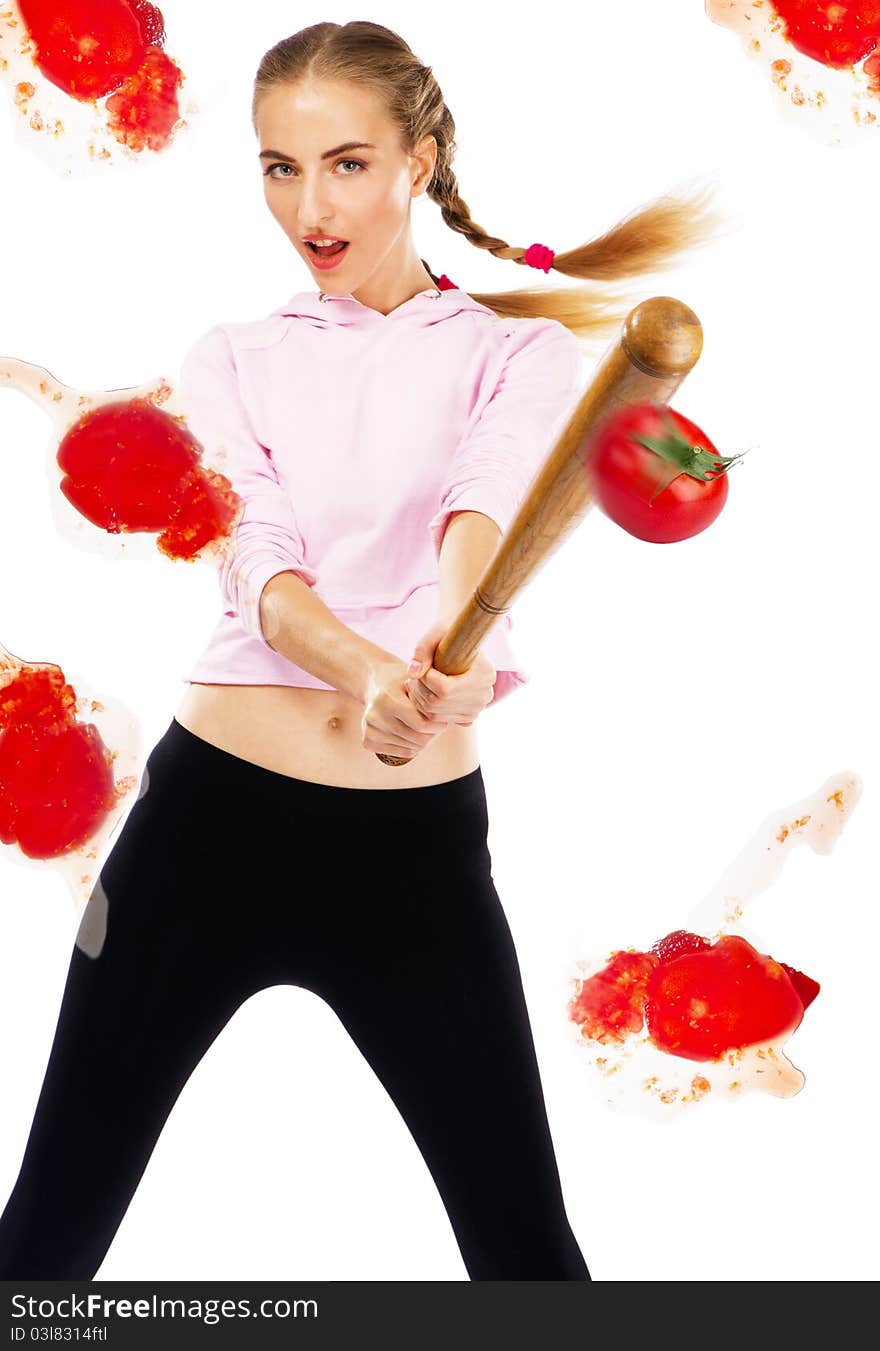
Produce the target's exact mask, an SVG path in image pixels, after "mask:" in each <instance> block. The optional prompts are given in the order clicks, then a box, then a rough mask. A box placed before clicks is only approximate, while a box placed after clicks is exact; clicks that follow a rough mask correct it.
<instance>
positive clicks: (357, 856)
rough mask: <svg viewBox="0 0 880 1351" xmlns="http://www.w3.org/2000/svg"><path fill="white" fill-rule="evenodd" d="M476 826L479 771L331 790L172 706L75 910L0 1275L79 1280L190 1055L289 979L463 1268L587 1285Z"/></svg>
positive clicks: (94, 1260) (141, 1165) (1, 1231)
mask: <svg viewBox="0 0 880 1351" xmlns="http://www.w3.org/2000/svg"><path fill="white" fill-rule="evenodd" d="M487 831H488V817H487V810H486V797H485V788H484V784H483V777H482V772H481V770H480V768H479V767H477V768H476V769H475V770H473V772H472V773H470V774H466V775H464V776H463V777H460V778H458V779H452V780H450V781H448V782H446V783H440V784H432V785H429V786H427V787H422V788H394V789H375V790H374V789H366V788H345V787H336V786H332V785H329V784H320V783H313V782H311V781H309V780H305V779H297V778H292V777H290V776H288V775H284V774H279V773H276V772H275V771H274V770H269V769H264V768H263V767H261V766H259V765H255V764H252V763H251V762H250V761H247V760H243V759H241V758H239V757H238V756H235V755H232V754H230V753H229V752H228V751H224V750H221V749H219V748H218V747H216V746H212V745H211V744H210V743H209V742H207V741H204V740H203V739H202V738H201V737H198V736H195V735H194V734H193V733H192V732H190V731H188V730H187V729H186V728H185V727H183V726H182V724H180V723H179V722H177V720H176V719H173V720H172V722H171V725H170V726H169V728H168V730H167V731H166V732H165V733H164V735H163V736H162V738H161V739H160V740H159V742H158V743H157V744H156V745H155V746H154V748H153V750H152V752H151V753H150V755H149V757H148V759H147V762H146V769H145V771H144V774H143V776H142V782H141V791H140V796H139V797H138V800H137V802H136V803H135V804H134V806H133V807H132V809H131V811H130V812H129V815H128V817H127V819H126V820H125V823H124V825H123V828H122V830H121V831H120V833H119V835H118V838H117V839H116V842H115V844H114V845H113V848H112V850H111V852H110V854H109V855H108V857H107V860H106V862H105V863H104V866H103V868H102V869H101V873H100V877H99V879H98V882H97V883H96V885H95V888H94V890H93V892H92V895H91V897H90V900H89V903H88V906H87V907H86V909H85V911H84V913H83V917H82V922H81V924H80V927H79V931H78V933H77V937H76V941H75V944H74V947H73V952H72V955H71V960H70V966H69V969H68V974H67V981H66V984H65V988H64V994H63V998H62V1003H61V1009H60V1013H59V1016H58V1024H57V1028H56V1031H55V1037H54V1041H53V1044H52V1048H51V1052H50V1055H49V1059H48V1064H47V1068H46V1073H45V1078H44V1080H43V1085H42V1089H41V1091H40V1095H39V1099H38V1102H37V1106H36V1111H35V1114H34V1119H33V1124H32V1126H31V1130H30V1135H29V1138H28V1142H27V1147H26V1149H25V1153H24V1157H23V1160H22V1164H21V1169H20V1172H19V1175H18V1179H17V1181H16V1184H15V1187H14V1189H13V1191H12V1195H11V1196H10V1198H9V1201H8V1203H7V1205H6V1209H5V1211H4V1212H3V1216H2V1219H0V1278H2V1279H19V1280H22V1279H24V1280H27V1279H31V1280H35V1279H56V1280H57V1279H74V1280H77V1279H78V1280H90V1279H92V1278H93V1277H94V1275H95V1273H96V1272H97V1270H98V1268H99V1267H100V1265H101V1263H102V1261H103V1260H104V1256H105V1254H106V1252H107V1250H108V1248H109V1247H110V1244H111V1242H112V1241H113V1237H114V1234H115V1233H116V1231H117V1229H118V1227H119V1225H120V1223H121V1221H122V1219H123V1216H124V1215H125V1212H126V1210H127V1208H128V1205H129V1203H130V1201H131V1198H132V1196H133V1195H134V1192H135V1189H136V1188H137V1186H138V1183H139V1182H140V1179H141V1177H142V1175H143V1172H144V1169H145V1168H146V1165H147V1163H148V1161H149V1158H150V1155H151V1153H152V1151H153V1148H154V1146H155V1144H156V1141H157V1139H158V1137H159V1133H160V1131H161V1130H162V1127H163V1125H164V1123H165V1121H166V1119H167V1117H168V1114H169V1112H170V1111H171V1108H172V1107H173V1105H174V1102H175V1100H176V1099H177V1097H178V1095H179V1093H180V1092H181V1090H182V1088H183V1086H184V1084H185V1083H186V1081H187V1079H188V1078H189V1076H190V1074H191V1073H192V1071H193V1069H194V1068H195V1066H196V1065H197V1064H198V1062H199V1060H200V1059H201V1057H202V1056H203V1055H204V1054H205V1052H206V1051H207V1050H208V1048H209V1047H210V1045H211V1043H212V1042H213V1041H214V1039H215V1038H216V1037H217V1035H218V1033H219V1032H220V1031H221V1030H222V1029H223V1027H224V1026H225V1024H226V1023H227V1022H228V1020H229V1019H230V1018H231V1017H232V1015H233V1014H234V1013H235V1012H236V1010H237V1009H238V1008H239V1007H240V1006H241V1005H242V1003H243V1002H244V1001H245V1000H246V999H248V998H249V997H250V996H251V995H253V994H256V993H257V992H258V991H260V990H263V989H265V988H267V987H268V986H272V985H278V984H284V983H287V984H291V985H297V986H300V987H302V988H304V989H307V990H311V991H313V992H314V993H315V994H317V995H319V996H320V997H321V998H322V999H324V1000H326V1002H327V1003H328V1004H329V1005H330V1007H331V1008H332V1009H333V1010H334V1012H335V1013H336V1014H337V1016H338V1017H339V1019H340V1021H341V1022H342V1024H343V1026H344V1027H345V1028H346V1029H347V1031H348V1032H349V1034H350V1035H351V1036H352V1038H353V1039H354V1041H355V1044H356V1045H357V1046H358V1047H359V1049H360V1050H361V1052H362V1053H363V1055H364V1056H365V1057H366V1059H367V1061H368V1062H369V1064H370V1065H371V1066H372V1068H373V1070H374V1071H375V1073H376V1074H377V1075H378V1077H379V1079H380V1080H381V1082H382V1083H383V1084H384V1086H385V1088H386V1089H387V1091H388V1093H389V1094H390V1095H391V1098H392V1099H393V1101H394V1103H395V1104H396V1106H397V1108H398V1110H399V1111H400V1113H401V1115H402V1117H403V1119H404V1120H405V1121H406V1123H407V1126H408V1127H409V1130H410V1131H411V1132H412V1135H413V1138H414V1139H415V1141H416V1143H417V1145H418V1147H419V1149H420V1150H421V1152H422V1155H423V1157H424V1159H425V1162H426V1164H427V1166H428V1168H429V1169H430V1172H431V1175H432V1177H433V1179H434V1181H435V1183H436V1185H437V1188H438V1190H439V1192H440V1196H441V1198H442V1200H443V1204H444V1205H445V1207H446V1212H447V1214H448V1216H449V1219H450V1222H451V1224H452V1228H453V1231H454V1233H455V1237H456V1240H457V1242H458V1245H459V1248H460V1251H461V1254H462V1258H463V1260H464V1264H465V1266H466V1268H467V1272H468V1276H469V1279H471V1280H568V1281H586V1280H590V1279H591V1278H590V1275H589V1272H588V1270H587V1267H586V1264H585V1262H584V1259H583V1257H582V1255H581V1252H580V1250H579V1248H578V1245H577V1242H576V1241H575V1238H574V1235H573V1234H572V1231H571V1227H570V1225H569V1222H568V1218H567V1216H566V1213H565V1207H564V1204H563V1197H562V1192H561V1188H560V1181H559V1173H558V1170H557V1164H556V1159H555V1156H554V1151H553V1144H552V1141H551V1136H550V1129H549V1125H548V1121H547V1116H546V1111H545V1105H544V1097H543V1092H542V1088H541V1081H540V1077H539V1072H538V1065H537V1061H536V1058H535V1049H534V1043H533V1040H532V1033H531V1028H530V1025H529V1018H528V1013H527V1010H526V1004H525V1000H524V997H523V990H522V984H521V980H520V971H519V965H518V962H517V958H516V952H515V950H514V945H513V940H512V938H511V934H510V930H509V928H508V924H507V920H506V918H505V915H504V911H503V910H502V908H501V903H500V901H499V899H498V895H497V892H496V890H495V886H494V883H493V881H492V876H491V859H490V854H489V849H488V846H487V842H486V841H487ZM292 1274H295V1273H292Z"/></svg>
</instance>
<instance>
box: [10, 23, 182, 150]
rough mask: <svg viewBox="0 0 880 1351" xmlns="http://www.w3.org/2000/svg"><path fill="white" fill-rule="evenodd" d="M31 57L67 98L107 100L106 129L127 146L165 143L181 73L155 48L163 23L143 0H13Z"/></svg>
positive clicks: (151, 146)
mask: <svg viewBox="0 0 880 1351" xmlns="http://www.w3.org/2000/svg"><path fill="white" fill-rule="evenodd" d="M19 7H20V9H21V16H22V19H23V20H24V23H25V25H26V27H27V29H28V33H29V34H30V37H31V39H32V41H33V45H34V49H35V50H34V61H35V63H36V65H37V67H38V68H39V69H40V70H41V71H42V72H43V74H44V75H45V76H46V78H47V79H48V80H51V81H52V83H53V84H56V85H57V86H58V87H59V88H60V89H63V90H64V92H65V93H66V94H69V95H70V96H71V97H72V98H75V99H80V100H82V101H89V100H94V99H99V98H103V97H104V96H105V95H107V94H110V93H112V92H113V91H114V90H118V91H119V92H118V93H116V94H114V96H113V98H112V99H110V100H108V103H107V110H108V113H109V115H110V129H111V131H112V132H113V134H114V135H115V136H116V138H117V139H118V140H120V141H121V142H123V143H124V144H126V145H128V146H129V147H130V148H131V149H133V150H143V149H144V148H145V147H148V148H149V149H151V150H158V149H160V148H161V147H162V146H163V145H165V144H166V143H167V141H168V139H169V137H170V134H171V130H172V128H173V127H174V125H175V123H176V122H177V121H178V120H179V118H180V109H179V106H178V101H177V90H178V88H179V86H180V85H181V83H182V82H183V72H182V71H181V69H180V67H179V66H178V65H176V63H175V62H174V61H172V60H171V58H170V57H169V56H167V55H166V53H165V52H164V51H163V50H162V45H163V43H164V41H165V26H164V21H163V19H162V14H161V11H160V10H158V9H157V8H156V6H155V5H152V4H150V3H149V0H100V2H98V0H19Z"/></svg>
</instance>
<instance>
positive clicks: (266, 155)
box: [259, 141, 376, 164]
mask: <svg viewBox="0 0 880 1351" xmlns="http://www.w3.org/2000/svg"><path fill="white" fill-rule="evenodd" d="M375 149H376V146H374V145H373V144H371V142H370V141H345V142H344V143H343V144H342V145H335V146H334V147H333V149H332V150H325V151H324V153H323V155H322V156H321V159H332V158H333V156H334V155H341V154H342V152H343V150H375ZM259 158H260V159H280V160H284V161H285V163H286V164H296V162H297V161H296V160H295V159H294V158H293V155H285V154H284V151H283V150H261V151H260V154H259Z"/></svg>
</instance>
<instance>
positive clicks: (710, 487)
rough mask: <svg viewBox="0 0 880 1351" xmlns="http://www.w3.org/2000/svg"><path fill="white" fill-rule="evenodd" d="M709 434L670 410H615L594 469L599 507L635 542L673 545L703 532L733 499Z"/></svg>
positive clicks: (655, 406)
mask: <svg viewBox="0 0 880 1351" xmlns="http://www.w3.org/2000/svg"><path fill="white" fill-rule="evenodd" d="M740 458H741V457H740V456H739V455H729V456H724V455H719V454H718V452H717V450H716V449H715V447H714V445H713V444H712V442H711V441H710V440H709V438H708V436H706V434H705V432H704V431H702V429H701V428H700V427H698V426H697V424H696V423H695V422H691V420H690V418H686V417H684V415H683V414H682V413H677V412H676V411H675V410H674V409H673V408H670V407H669V405H668V404H662V403H639V404H630V405H629V406H627V407H624V408H619V409H616V410H615V411H614V412H612V413H610V414H609V415H608V416H607V417H606V418H605V419H604V420H603V421H602V422H600V424H599V426H598V427H597V428H596V431H595V434H594V438H593V442H592V445H591V448H590V452H589V457H588V465H589V469H590V472H591V474H592V480H593V482H592V486H593V492H594V495H595V498H596V502H597V503H598V505H599V506H600V507H601V509H602V510H603V511H604V512H605V514H606V515H607V516H610V517H611V519H612V520H613V521H616V523H617V524H618V525H619V526H622V527H623V529H624V530H626V531H628V532H629V534H631V535H635V536H636V538H637V539H644V540H650V541H651V542H652V543H655V544H671V543H673V542H674V541H676V540H682V539H689V538H690V537H691V536H692V535H698V534H699V533H700V531H701V530H705V529H706V527H707V526H708V525H711V524H712V522H713V521H714V520H715V518H716V517H717V516H718V514H719V512H720V511H721V508H722V507H723V506H724V503H725V502H726V501H727V472H726V471H727V469H728V468H729V467H730V465H731V464H733V462H734V461H735V460H738V459H740Z"/></svg>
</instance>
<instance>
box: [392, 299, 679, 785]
mask: <svg viewBox="0 0 880 1351" xmlns="http://www.w3.org/2000/svg"><path fill="white" fill-rule="evenodd" d="M702 346H703V330H702V328H701V326H700V321H699V319H698V318H697V316H696V315H695V314H694V312H693V310H692V309H690V308H689V307H688V306H687V305H685V304H684V303H683V302H682V301H680V300H675V299H674V298H673V297H672V296H652V297H650V298H649V299H648V300H643V301H642V302H641V303H640V304H638V305H636V307H635V308H634V309H632V310H630V312H629V314H628V315H627V317H626V319H625V320H624V322H623V325H622V327H621V331H620V335H619V337H618V338H617V339H616V340H615V341H614V342H613V343H612V345H611V347H610V348H609V350H608V352H607V353H606V355H605V356H604V357H603V358H602V361H601V362H600V363H599V365H598V367H597V368H596V371H595V374H594V375H593V378H592V380H591V381H590V383H589V385H588V386H587V388H586V389H585V391H584V393H583V395H582V397H581V399H580V401H579V403H578V404H577V407H576V408H575V409H574V411H573V412H572V414H571V416H570V418H569V420H568V422H567V424H566V426H565V427H564V429H563V430H562V432H561V434H560V436H559V438H558V439H557V441H556V445H555V446H554V447H553V449H552V450H551V451H550V453H549V454H548V455H547V458H546V459H545V460H544V462H543V464H541V466H540V467H539V468H538V470H537V471H536V473H535V475H534V477H533V478H532V480H531V482H530V484H529V487H528V489H527V491H526V495H525V497H524V499H523V501H522V502H521V503H520V506H519V510H518V511H517V513H516V515H515V516H514V518H513V520H512V521H511V523H510V526H509V527H508V529H507V532H506V533H505V535H504V536H503V538H502V539H501V540H500V541H499V544H498V549H497V550H496V552H495V554H494V555H493V557H492V559H491V560H490V562H489V563H488V564H487V566H486V569H485V571H484V572H483V575H482V576H481V578H480V580H479V582H478V583H477V585H476V587H475V588H474V591H473V593H472V595H471V596H470V597H469V599H468V600H467V601H466V602H465V604H464V606H463V607H462V609H461V610H460V611H459V613H458V614H457V615H456V617H455V619H454V620H453V622H452V624H451V626H450V628H449V629H448V630H447V632H446V633H445V634H444V635H443V637H442V639H441V640H440V642H439V644H438V645H437V649H436V652H435V654H434V661H433V665H434V667H435V669H436V670H438V671H442V673H443V674H444V675H460V674H461V673H462V672H463V671H466V670H467V669H468V667H469V666H470V664H471V662H472V661H473V660H474V658H475V657H476V655H477V652H478V650H479V648H480V644H481V643H482V642H483V639H484V638H485V636H486V634H487V633H488V632H489V630H490V629H491V627H492V625H493V624H494V623H495V620H496V619H497V618H498V616H499V615H501V614H504V613H505V611H506V610H508V609H509V608H510V606H511V605H512V604H513V601H514V598H515V597H516V596H517V594H518V593H519V592H520V591H521V590H522V589H523V587H524V586H526V585H527V584H528V582H529V581H531V579H532V577H534V575H535V573H536V572H537V570H538V568H539V567H540V566H541V565H542V564H543V563H544V562H546V560H547V558H548V557H549V556H550V555H551V554H553V553H555V552H556V550H557V549H558V548H559V546H560V545H561V544H562V542H563V540H564V539H565V538H566V537H567V536H568V535H570V534H571V532H572V531H573V530H574V528H575V527H576V526H577V525H579V524H580V522H581V520H582V519H583V517H584V516H585V515H586V512H587V510H588V508H589V507H590V505H591V503H592V490H591V483H590V472H589V451H590V445H591V442H592V439H593V434H594V432H595V429H596V427H597V426H598V424H599V423H600V422H601V421H602V419H603V418H604V417H605V416H606V414H608V413H611V412H612V411H613V410H614V409H617V408H622V407H625V406H627V405H630V404H634V403H668V402H669V400H670V398H671V397H672V395H673V394H674V393H675V391H676V390H677V389H678V387H679V385H680V384H681V382H682V380H683V379H684V377H685V376H686V375H687V373H688V371H690V370H691V369H692V368H693V367H694V366H695V365H696V363H697V360H698V359H699V356H700V352H701V350H702ZM376 754H377V755H378V757H379V759H380V760H381V761H382V762H383V763H384V764H386V765H407V764H409V759H410V758H411V757H409V758H407V757H399V756H396V755H384V754H382V753H381V752H379V751H377V752H376Z"/></svg>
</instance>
